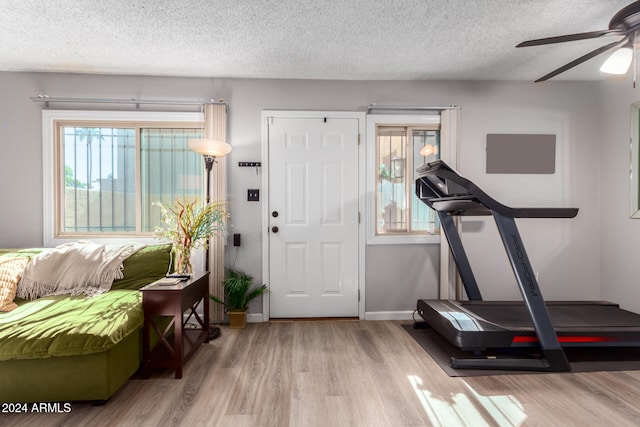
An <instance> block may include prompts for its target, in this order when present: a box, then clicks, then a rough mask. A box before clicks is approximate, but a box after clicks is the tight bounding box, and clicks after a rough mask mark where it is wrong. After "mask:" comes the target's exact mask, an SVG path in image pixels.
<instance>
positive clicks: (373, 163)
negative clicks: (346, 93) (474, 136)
mask: <svg viewBox="0 0 640 427" xmlns="http://www.w3.org/2000/svg"><path fill="white" fill-rule="evenodd" d="M441 125H442V124H441V117H440V112H434V113H433V114H420V115H414V114H410V115H409V114H368V115H367V244H368V245H389V244H438V243H440V231H439V228H437V229H436V230H435V232H434V233H433V234H432V233H427V232H425V231H416V232H412V233H409V232H404V231H394V232H389V233H384V234H378V233H377V230H376V224H377V212H376V207H377V197H378V195H377V177H378V165H377V155H378V141H377V128H378V127H380V126H387V127H395V126H402V127H414V128H419V127H424V128H427V127H431V128H433V127H434V126H438V128H439V129H440V153H441V158H442V155H443V153H446V152H447V150H448V147H447V144H448V141H446V140H445V138H444V137H443V133H442V129H441ZM413 172H415V171H413ZM412 174H413V173H412ZM413 188H414V184H413V182H407V196H406V197H408V196H409V195H411V192H413ZM408 200H411V198H409V199H408Z"/></svg>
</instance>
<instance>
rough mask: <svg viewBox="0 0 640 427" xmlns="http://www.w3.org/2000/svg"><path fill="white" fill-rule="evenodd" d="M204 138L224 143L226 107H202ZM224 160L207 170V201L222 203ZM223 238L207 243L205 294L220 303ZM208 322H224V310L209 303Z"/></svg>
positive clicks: (217, 160)
mask: <svg viewBox="0 0 640 427" xmlns="http://www.w3.org/2000/svg"><path fill="white" fill-rule="evenodd" d="M204 124H205V128H204V131H205V138H211V139H217V140H219V141H225V142H226V141H227V105H226V104H206V105H205V107H204ZM225 170H226V157H223V158H218V159H216V162H215V163H214V165H213V170H212V171H211V181H210V182H209V185H210V189H211V202H225V201H226V199H227V190H226V188H227V182H226V181H227V180H226V172H225ZM224 239H225V236H224V235H223V234H220V235H218V236H214V237H212V238H211V239H210V241H209V293H210V294H211V295H215V296H216V297H218V298H220V299H222V300H224V289H223V286H222V281H223V280H224ZM209 308H210V314H211V320H212V321H214V322H215V321H221V320H223V319H224V308H223V307H222V306H221V305H220V304H217V303H213V302H212V301H210V307H209Z"/></svg>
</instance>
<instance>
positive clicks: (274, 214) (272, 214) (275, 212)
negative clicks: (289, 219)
mask: <svg viewBox="0 0 640 427" xmlns="http://www.w3.org/2000/svg"><path fill="white" fill-rule="evenodd" d="M278 215H280V214H279V213H278V211H273V212H271V216H272V217H274V218H277V217H278Z"/></svg>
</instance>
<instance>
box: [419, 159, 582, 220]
mask: <svg viewBox="0 0 640 427" xmlns="http://www.w3.org/2000/svg"><path fill="white" fill-rule="evenodd" d="M416 172H417V174H418V175H417V178H416V183H417V184H418V182H419V185H427V186H429V185H428V184H427V183H426V182H424V181H422V180H421V179H422V178H424V177H426V176H429V175H434V176H436V177H438V178H440V179H443V180H445V181H447V180H448V181H451V182H453V183H455V184H456V185H457V186H459V187H462V188H463V189H464V190H465V191H466V194H452V195H442V196H440V197H438V196H436V197H432V198H427V199H428V200H429V202H432V203H436V202H439V201H450V200H470V199H471V201H473V202H475V203H477V204H479V205H482V206H484V207H485V208H487V209H488V210H490V211H495V212H498V213H500V214H501V215H504V216H507V217H510V218H573V217H575V216H576V215H577V214H578V209H577V208H521V207H518V208H514V207H510V206H506V205H503V204H502V203H500V202H498V201H497V200H495V199H494V198H492V197H491V196H489V195H488V194H487V193H485V192H484V191H482V189H480V187H478V186H477V185H475V184H474V183H473V182H471V181H469V180H468V179H467V178H465V177H463V176H461V175H460V174H459V173H457V172H456V171H455V170H454V169H453V168H451V166H449V165H448V164H447V163H446V162H445V161H444V160H436V161H433V162H429V163H425V164H423V165H422V166H419V167H418V168H417V169H416ZM429 187H430V188H432V187H431V186H429ZM418 190H419V188H416V193H417V195H418V197H419V198H420V199H421V200H422V201H423V202H424V203H426V204H428V205H429V206H430V207H432V208H433V209H436V210H438V208H437V206H434V205H433V204H432V203H428V202H427V200H424V199H425V198H424V197H421V195H420V192H419V191H418ZM432 192H433V191H432ZM440 192H442V191H440ZM441 206H446V204H443V205H441ZM448 213H450V214H451V215H486V213H482V210H474V212H468V213H466V214H465V212H464V211H460V210H455V211H450V212H448Z"/></svg>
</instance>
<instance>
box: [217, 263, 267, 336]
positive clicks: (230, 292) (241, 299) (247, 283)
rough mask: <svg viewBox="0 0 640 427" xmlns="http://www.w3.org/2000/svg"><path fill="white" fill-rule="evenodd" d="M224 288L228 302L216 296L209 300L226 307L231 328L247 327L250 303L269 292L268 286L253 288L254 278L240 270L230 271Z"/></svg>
mask: <svg viewBox="0 0 640 427" xmlns="http://www.w3.org/2000/svg"><path fill="white" fill-rule="evenodd" d="M223 287H224V293H225V296H226V297H225V300H226V301H222V300H221V299H219V298H217V297H216V296H214V295H209V298H211V299H212V300H213V301H215V302H217V303H218V304H222V305H224V307H225V311H226V313H227V316H228V317H229V327H230V328H233V329H235V328H244V327H245V326H247V311H248V310H249V302H251V301H252V300H253V299H255V298H257V297H259V296H261V295H263V294H264V293H266V292H268V291H269V290H268V289H267V285H262V286H257V287H255V286H253V277H251V276H250V275H248V274H247V273H244V272H242V271H238V270H229V273H228V275H227V277H226V278H225V279H224V282H223Z"/></svg>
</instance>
